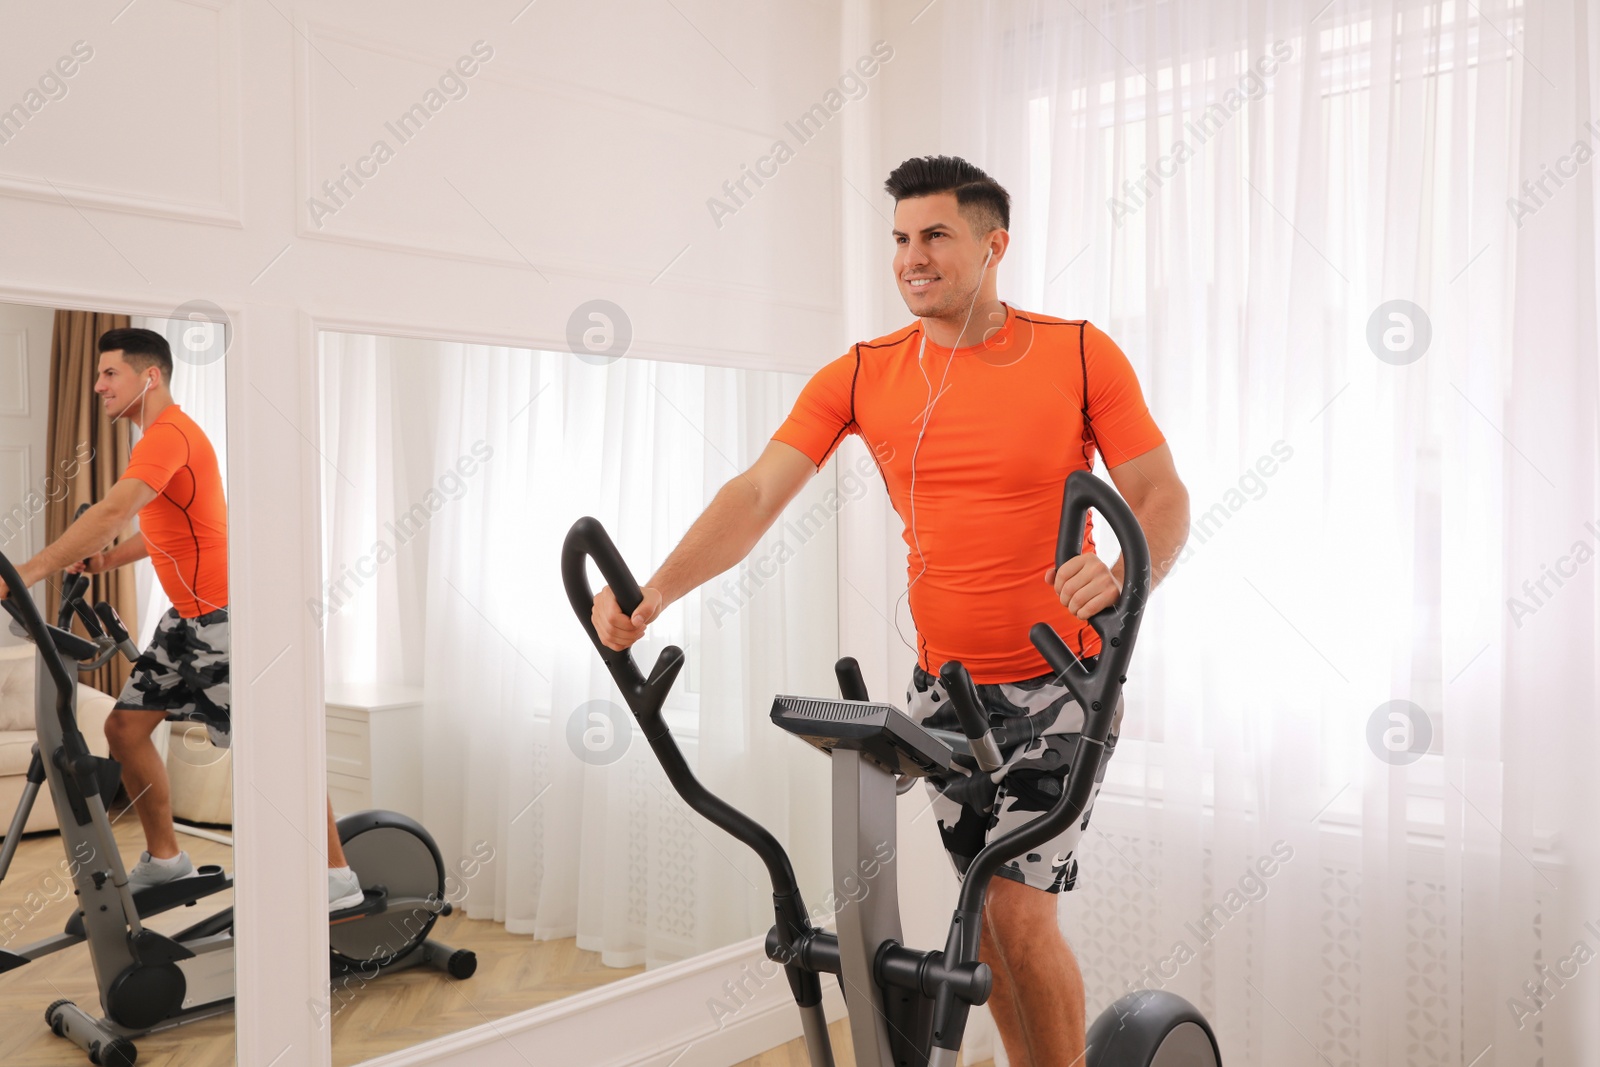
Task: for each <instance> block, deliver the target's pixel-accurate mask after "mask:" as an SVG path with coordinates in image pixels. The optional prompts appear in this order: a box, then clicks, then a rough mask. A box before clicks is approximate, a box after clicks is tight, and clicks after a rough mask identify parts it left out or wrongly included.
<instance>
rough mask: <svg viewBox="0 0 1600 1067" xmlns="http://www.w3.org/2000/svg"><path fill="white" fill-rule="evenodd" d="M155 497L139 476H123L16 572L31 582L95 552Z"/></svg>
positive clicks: (102, 548) (154, 493) (153, 492)
mask: <svg viewBox="0 0 1600 1067" xmlns="http://www.w3.org/2000/svg"><path fill="white" fill-rule="evenodd" d="M155 497H156V491H155V490H154V489H151V488H150V487H149V486H148V485H146V484H145V483H144V482H141V481H140V480H139V479H137V478H124V479H122V480H121V481H119V482H117V484H116V485H113V486H112V487H111V491H110V492H108V493H107V494H106V496H105V499H104V500H102V501H100V502H99V503H98V504H95V505H94V506H93V507H91V508H90V509H89V510H88V511H86V512H84V513H83V515H82V517H81V518H79V519H78V521H77V522H74V523H73V524H72V525H71V526H68V527H67V529H66V532H64V533H63V534H62V535H61V536H60V537H58V538H56V539H55V542H54V543H53V544H50V545H48V546H46V547H45V549H44V550H43V551H41V552H40V553H39V554H38V555H36V556H34V557H33V558H32V559H30V560H29V561H28V562H27V563H25V564H23V565H22V566H21V567H19V568H17V569H18V571H19V572H20V573H21V575H22V576H23V577H24V578H26V579H27V580H28V582H29V583H30V584H31V583H33V582H37V581H39V580H40V579H41V578H44V577H45V576H46V575H49V574H53V573H55V572H56V571H59V570H63V569H65V568H66V567H67V566H69V565H70V564H73V563H76V562H77V561H78V560H81V559H84V558H86V557H89V556H94V555H98V554H99V553H100V552H101V551H103V550H104V549H105V547H106V546H107V545H109V544H110V543H111V542H112V541H114V540H116V538H117V534H118V533H120V532H121V531H122V530H123V528H125V527H126V526H127V525H128V523H129V521H131V520H132V518H133V517H134V515H136V514H138V512H139V509H140V508H142V507H144V506H145V505H146V504H148V503H150V501H152V500H154V499H155ZM143 543H144V541H143V538H140V544H141V545H143ZM133 558H134V559H137V558H138V557H137V556H135V557H133ZM128 562H131V560H129V561H128Z"/></svg>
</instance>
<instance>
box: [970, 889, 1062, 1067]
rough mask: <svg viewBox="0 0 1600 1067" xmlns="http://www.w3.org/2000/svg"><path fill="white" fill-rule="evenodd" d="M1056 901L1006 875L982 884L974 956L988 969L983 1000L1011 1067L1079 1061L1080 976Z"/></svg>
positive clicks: (1058, 1066)
mask: <svg viewBox="0 0 1600 1067" xmlns="http://www.w3.org/2000/svg"><path fill="white" fill-rule="evenodd" d="M1059 902H1060V897H1059V896H1058V895H1057V894H1055V893H1046V892H1045V891H1044V890H1042V889H1034V888H1032V887H1031V886H1027V885H1023V884H1022V883H1021V882H1016V881H1012V880H1011V879H1009V878H1000V877H996V878H995V879H994V881H992V882H990V883H989V892H988V898H987V900H986V901H985V903H984V907H983V936H982V939H981V940H980V941H979V951H978V958H979V959H981V960H982V961H983V962H984V963H987V964H988V965H989V967H990V969H991V970H993V972H994V989H993V992H992V995H991V996H990V998H989V1005H990V1011H991V1013H992V1014H993V1015H994V1022H995V1028H996V1029H997V1030H999V1031H1000V1040H1001V1041H1002V1042H1003V1043H1004V1044H1005V1048H1006V1057H1007V1058H1008V1059H1009V1060H1010V1061H1011V1064H1012V1067H1078V1065H1080V1064H1081V1063H1082V1062H1083V1055H1084V1033H1085V1030H1086V1029H1087V1021H1086V1016H1085V1009H1084V991H1083V975H1082V973H1081V972H1080V971H1079V970H1078V961H1077V959H1076V958H1075V957H1074V956H1073V954H1072V949H1071V948H1070V947H1069V946H1068V945H1067V941H1066V938H1064V937H1062V936H1061V928H1060V925H1059V923H1058V920H1057V915H1056V906H1057V904H1058V903H1059Z"/></svg>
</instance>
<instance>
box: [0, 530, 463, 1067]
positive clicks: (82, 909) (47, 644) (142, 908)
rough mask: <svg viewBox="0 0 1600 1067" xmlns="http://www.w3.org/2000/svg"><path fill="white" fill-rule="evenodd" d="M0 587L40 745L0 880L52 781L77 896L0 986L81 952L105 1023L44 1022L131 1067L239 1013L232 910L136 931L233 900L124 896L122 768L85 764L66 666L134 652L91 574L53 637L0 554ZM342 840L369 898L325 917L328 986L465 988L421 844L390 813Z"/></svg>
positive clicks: (77, 1012)
mask: <svg viewBox="0 0 1600 1067" xmlns="http://www.w3.org/2000/svg"><path fill="white" fill-rule="evenodd" d="M0 578H3V579H4V580H5V583H6V585H7V586H8V587H9V588H10V590H11V592H10V596H9V598H8V599H6V600H3V601H0V606H3V607H4V608H5V609H6V610H7V611H8V612H10V614H11V616H12V618H13V619H15V620H16V624H20V627H19V625H15V624H14V625H13V627H12V629H13V631H14V632H17V633H19V634H20V635H21V636H25V637H27V638H29V639H30V640H32V641H33V643H34V645H35V646H36V648H37V652H38V665H39V669H38V671H37V677H36V680H35V687H34V692H35V701H34V705H35V726H36V730H37V733H38V742H37V743H36V744H35V745H34V749H33V761H32V763H31V764H30V765H29V767H28V777H27V784H26V785H25V786H24V788H23V792H22V799H21V801H20V802H19V803H18V805H17V812H16V815H15V816H14V817H13V818H12V820H11V828H10V830H9V831H7V833H6V838H5V844H4V846H3V847H0V879H4V877H5V874H6V871H7V869H8V868H9V867H10V866H11V858H12V856H13V855H15V853H16V849H17V842H18V840H19V839H20V838H21V836H22V827H23V826H24V825H25V824H26V823H27V821H28V814H29V813H30V812H31V811H32V810H33V802H34V800H35V798H36V797H37V796H38V794H39V788H40V786H41V785H43V784H44V783H45V782H46V781H48V782H49V783H50V793H51V797H52V798H53V800H54V802H55V807H56V815H57V817H58V821H59V823H60V826H61V839H62V844H63V845H64V846H65V848H66V852H67V862H68V869H69V871H70V873H71V877H72V881H73V884H74V886H75V887H76V891H77V895H78V911H77V912H75V913H74V914H73V916H72V918H71V919H70V920H68V922H67V925H66V929H65V930H64V931H63V932H62V933H59V934H56V935H55V936H53V937H49V938H46V939H44V940H43V941H39V942H36V943H35V944H32V945H27V946H24V947H23V948H21V949H19V950H18V951H16V952H9V951H6V950H3V949H0V973H4V972H6V971H9V970H13V969H15V968H17V967H21V966H23V965H24V964H27V963H31V962H32V961H33V960H36V959H38V958H40V957H41V956H47V955H49V954H50V953H52V952H59V951H60V950H62V949H65V948H70V947H72V946H73V945H76V944H79V943H81V942H84V941H87V942H88V943H89V957H90V960H91V962H92V963H93V965H94V972H95V980H96V984H97V985H98V986H99V989H100V1005H101V1009H102V1010H103V1011H104V1012H105V1018H103V1019H96V1018H94V1017H92V1016H91V1015H89V1014H88V1013H87V1012H85V1011H83V1010H82V1009H81V1008H79V1007H78V1006H77V1005H76V1004H73V1003H72V1002H71V1001H67V1000H58V1001H56V1002H55V1003H54V1004H51V1005H50V1006H49V1007H48V1008H46V1009H45V1022H46V1023H48V1024H49V1026H50V1029H51V1030H52V1031H54V1032H55V1034H56V1035H57V1036H59V1037H65V1038H67V1039H68V1040H69V1041H71V1042H73V1043H74V1044H76V1045H77V1046H78V1047H79V1048H82V1049H83V1050H84V1051H85V1052H87V1053H88V1055H89V1060H90V1062H91V1063H95V1064H101V1065H104V1067H132V1065H133V1064H134V1062H135V1061H136V1059H137V1057H138V1052H137V1051H136V1049H135V1048H134V1045H133V1042H132V1041H131V1040H130V1039H131V1038H134V1037H138V1036H139V1035H141V1034H147V1033H150V1032H152V1031H155V1030H164V1029H167V1028H168V1027H172V1026H178V1025H181V1024H183V1023H187V1022H193V1021H195V1020H196V1019H204V1018H207V1017H209V1016H213V1015H219V1014H222V1013H224V1012H228V1011H232V1010H233V962H234V961H233V908H231V907H229V908H226V909H224V910H222V911H219V912H218V913H217V914H215V915H212V916H211V917H209V918H207V919H204V920H201V921H200V922H198V923H195V924H194V925H193V926H190V927H188V928H187V929H185V930H183V931H181V932H179V933H176V934H173V935H171V936H170V937H169V936H166V935H163V934H159V933H157V932H156V931H154V930H151V929H149V928H148V927H146V926H145V925H144V923H143V920H146V919H148V918H150V917H151V916H153V915H156V914H159V913H161V912H164V911H170V910H172V909H174V908H178V907H184V906H187V905H192V904H194V903H196V902H197V901H199V900H201V899H203V898H205V897H209V896H211V895H213V894H215V893H219V892H221V891H222V890H224V889H228V888H230V887H231V886H232V885H233V879H232V878H230V877H229V876H228V875H227V874H226V873H224V871H223V869H222V868H221V867H218V866H215V865H206V866H202V867H200V868H198V869H197V870H196V871H195V873H194V874H193V875H192V876H191V877H188V878H180V879H177V880H176V881H172V882H167V883H165V884H163V885H157V886H151V887H150V888H148V889H144V890H141V891H139V892H137V893H135V892H133V891H132V890H131V889H130V888H129V886H128V880H127V872H126V871H125V870H124V868H123V865H122V858H121V855H120V853H119V852H118V850H117V842H116V839H115V838H114V837H113V835H112V830H111V821H110V820H109V819H108V818H107V816H106V804H107V802H108V801H110V800H111V799H112V798H114V797H115V796H116V794H117V790H118V787H119V785H120V782H121V767H120V765H119V764H118V763H117V762H116V761H115V760H111V759H102V758H100V757H98V756H95V755H93V754H92V753H91V752H90V751H89V746H88V744H87V743H86V742H85V740H84V737H83V734H82V733H81V732H80V731H79V729H78V718H77V712H76V698H77V689H78V687H77V679H76V677H74V674H73V672H72V671H70V670H69V669H68V663H69V662H70V663H71V664H72V665H73V666H74V667H76V669H77V670H78V671H91V670H94V669H96V668H98V667H100V666H103V665H104V664H105V663H107V662H108V661H109V660H110V659H111V658H112V657H113V656H114V655H116V654H117V653H118V652H119V651H120V652H121V653H122V654H123V655H124V656H126V657H128V658H129V659H130V660H134V659H137V658H138V656H139V651H138V649H137V648H136V647H135V646H134V644H133V642H132V641H131V640H130V639H129V635H128V631H127V629H126V628H125V627H124V626H123V624H122V620H121V619H120V618H118V617H117V613H116V611H115V610H114V609H113V608H112V607H111V605H110V604H106V603H100V604H97V605H95V608H94V610H93V611H91V610H90V609H89V608H88V606H87V605H85V604H84V602H83V599H82V598H83V593H84V591H85V590H86V589H87V588H88V586H89V576H88V575H86V574H82V575H72V574H68V575H66V576H65V580H64V583H63V587H62V596H61V611H60V615H59V616H58V618H57V625H55V626H49V625H46V623H45V621H44V618H43V617H42V616H41V614H40V612H39V608H38V606H37V605H36V604H35V603H34V601H33V598H32V596H31V595H30V594H29V592H28V590H27V589H25V588H23V586H22V578H21V576H20V575H18V574H17V571H16V568H15V567H13V566H12V565H11V562H10V561H9V560H8V559H6V557H5V556H4V555H3V554H0ZM73 616H76V617H77V618H78V619H79V620H81V621H82V623H83V625H84V628H85V630H86V631H87V632H88V634H89V638H88V639H85V638H83V637H80V636H78V635H77V634H74V633H72V632H70V629H69V627H70V626H71V621H72V618H73ZM339 839H340V840H341V841H342V842H343V845H344V851H345V855H346V857H347V858H348V860H349V863H350V866H351V868H352V869H353V870H354V871H355V872H356V876H357V878H358V879H359V880H360V882H361V885H362V886H363V887H364V891H365V899H364V900H363V901H362V902H361V903H360V904H358V905H356V906H354V907H351V908H346V909H344V910H342V911H337V912H334V913H332V914H331V915H329V917H328V923H329V931H328V939H329V945H330V947H331V949H332V958H331V968H332V973H333V974H334V975H335V976H341V975H346V974H359V975H361V977H363V978H373V977H376V976H377V975H378V974H379V973H386V972H389V971H394V970H399V969H401V968H404V967H411V966H414V965H416V964H419V963H425V964H428V965H429V966H432V967H435V968H437V969H439V970H442V971H446V972H448V973H449V974H450V975H451V976H452V977H455V978H468V977H471V975H472V973H473V971H474V970H475V969H476V968H477V958H476V957H475V956H474V954H473V953H472V952H470V951H467V950H465V949H461V950H456V949H451V948H450V947H449V946H447V945H442V944H440V943H438V942H436V941H430V940H428V933H429V931H430V930H432V928H433V924H434V923H435V922H436V921H437V920H438V919H439V917H440V916H444V915H449V914H450V912H451V906H450V904H449V903H448V902H447V901H446V900H445V866H444V861H443V859H442V858H441V857H440V855H439V849H438V846H437V845H435V844H434V842H433V839H432V838H431V837H429V836H428V832H427V831H426V830H424V829H423V828H422V827H421V826H420V825H419V824H417V823H416V822H415V821H414V820H412V819H410V818H407V817H406V816H404V815H401V814H399V813H397V812H389V811H364V812H357V813H355V814H353V815H347V816H345V817H344V818H343V819H340V820H339Z"/></svg>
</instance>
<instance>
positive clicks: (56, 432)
mask: <svg viewBox="0 0 1600 1067" xmlns="http://www.w3.org/2000/svg"><path fill="white" fill-rule="evenodd" d="M127 326H128V316H126V315H103V314H99V313H97V312H92V311H57V312H56V321H55V332H54V335H53V336H52V338H51V341H50V438H49V441H50V443H49V448H48V450H47V452H46V462H47V463H48V469H47V475H46V476H47V479H48V484H47V494H46V495H47V497H48V499H49V503H48V505H47V507H46V510H45V536H46V538H48V539H49V540H50V541H54V540H55V539H56V538H58V537H60V536H61V535H62V534H63V533H64V532H65V531H66V529H67V527H68V526H69V525H70V524H71V522H72V516H73V514H74V513H76V512H77V510H78V507H79V506H80V505H82V504H93V503H95V502H96V501H98V500H103V499H104V498H105V495H106V493H107V492H109V491H110V489H111V486H112V485H113V484H114V483H115V482H116V480H117V476H118V475H120V474H121V473H122V470H123V468H125V467H126V466H127V465H128V454H129V452H130V451H131V449H132V447H133V446H132V444H131V443H130V439H129V433H128V425H127V423H125V422H116V423H113V422H112V421H111V420H109V419H107V418H106V417H105V415H104V414H102V413H101V411H100V405H99V404H98V403H97V402H96V400H95V396H94V379H95V373H96V369H97V368H98V366H99V362H100V355H99V353H98V352H97V351H96V350H95V345H96V342H98V341H99V339H100V335H101V334H103V333H105V332H106V331H107V330H116V329H123V328H125V327H127ZM128 532H129V531H127V530H123V531H121V532H119V534H118V537H119V538H120V537H126V536H127V534H128ZM45 587H46V590H47V591H46V593H45V609H46V611H47V612H48V614H49V618H50V621H52V622H53V621H55V613H56V608H57V605H58V604H59V603H60V590H61V576H60V575H59V574H55V575H51V576H50V577H49V578H48V579H46V581H45ZM135 589H136V585H135V581H134V573H133V568H131V567H121V568H118V569H117V570H115V571H112V572H110V573H107V574H97V575H94V576H93V579H92V580H91V583H90V586H89V591H88V593H87V594H86V595H85V597H84V600H85V601H86V602H87V603H89V604H91V605H92V604H96V603H98V602H99V601H102V600H104V601H106V602H108V603H109V604H110V605H111V606H112V607H114V608H116V609H117V614H118V615H120V616H122V620H123V622H125V623H127V624H128V625H129V626H133V625H135V624H136V622H137V620H138V601H137V597H136V594H135ZM73 628H74V629H75V630H76V631H77V632H79V633H82V632H83V624H82V623H81V622H76V623H75V624H74V627H73ZM132 667H133V665H132V664H130V663H128V662H127V660H125V659H123V658H122V657H121V656H117V657H115V658H113V659H112V660H111V662H110V663H107V664H106V665H105V666H104V667H101V668H100V669H99V670H97V671H93V672H91V673H89V674H84V675H80V679H81V680H82V681H83V682H84V683H85V684H86V685H92V686H94V687H95V688H96V689H99V690H101V691H102V692H105V693H109V694H111V695H112V696H116V695H117V694H119V693H121V692H122V686H123V684H124V683H125V682H126V681H127V680H128V674H129V672H130V671H131V670H132Z"/></svg>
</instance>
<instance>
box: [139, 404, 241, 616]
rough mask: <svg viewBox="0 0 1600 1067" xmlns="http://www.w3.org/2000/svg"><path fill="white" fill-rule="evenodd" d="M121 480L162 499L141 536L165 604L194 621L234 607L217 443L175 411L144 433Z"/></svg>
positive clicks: (142, 520) (148, 511)
mask: <svg viewBox="0 0 1600 1067" xmlns="http://www.w3.org/2000/svg"><path fill="white" fill-rule="evenodd" d="M122 477H123V478H124V479H127V478H137V479H139V480H140V481H141V482H143V483H144V484H146V485H148V486H149V487H150V488H151V489H154V490H155V491H156V498H155V499H154V500H152V501H150V503H148V504H146V505H145V506H144V507H143V508H140V509H139V530H140V532H142V533H143V534H144V543H145V545H146V546H147V547H148V548H149V549H150V562H151V563H153V564H155V568H156V576H157V577H158V578H160V579H161V588H162V589H164V590H165V591H166V594H167V599H168V600H170V601H172V606H173V607H175V608H177V609H178V614H179V615H182V616H183V617H184V618H186V619H192V618H195V617H196V616H199V615H205V614H207V613H208V612H212V611H216V610H217V609H218V608H225V607H227V606H228V505H227V502H226V501H225V500H223V497H222V473H221V471H220V470H219V469H218V468H217V454H216V453H215V452H214V451H212V449H211V442H210V441H209V440H207V439H206V435H205V434H204V433H202V432H201V430H200V427H198V426H196V425H195V422H194V420H193V419H191V418H190V417H189V416H187V415H185V414H184V413H183V412H182V411H181V410H179V408H178V405H176V404H172V405H169V406H168V407H167V408H166V410H164V411H162V412H161V414H160V415H157V416H156V419H155V421H154V422H152V423H151V424H150V425H149V426H147V427H145V431H144V435H143V436H142V437H140V438H139V443H138V444H136V445H134V446H133V455H132V457H131V458H130V459H129V460H128V469H127V470H125V471H123V472H122Z"/></svg>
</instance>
